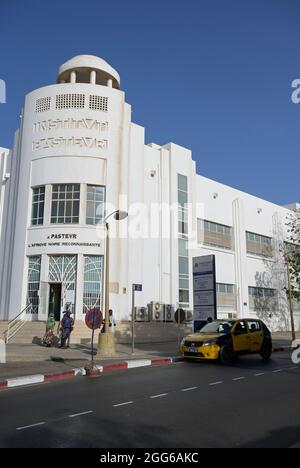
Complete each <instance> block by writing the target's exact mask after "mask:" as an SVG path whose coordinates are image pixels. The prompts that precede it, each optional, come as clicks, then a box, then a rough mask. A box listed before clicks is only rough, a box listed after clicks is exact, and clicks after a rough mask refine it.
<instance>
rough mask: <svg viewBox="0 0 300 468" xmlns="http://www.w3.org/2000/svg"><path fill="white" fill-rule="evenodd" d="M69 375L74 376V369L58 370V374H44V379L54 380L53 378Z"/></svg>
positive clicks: (67, 376) (65, 377) (63, 377)
mask: <svg viewBox="0 0 300 468" xmlns="http://www.w3.org/2000/svg"><path fill="white" fill-rule="evenodd" d="M70 377H75V371H74V370H71V371H67V372H60V373H59V374H46V375H45V381H47V380H54V379H67V378H70Z"/></svg>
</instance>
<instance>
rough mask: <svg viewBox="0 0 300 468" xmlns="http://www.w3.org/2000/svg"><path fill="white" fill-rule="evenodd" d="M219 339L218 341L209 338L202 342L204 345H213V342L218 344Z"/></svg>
mask: <svg viewBox="0 0 300 468" xmlns="http://www.w3.org/2000/svg"><path fill="white" fill-rule="evenodd" d="M217 341H218V340H217V339H214V340H208V341H205V342H204V343H202V346H211V345H212V344H216V343H217Z"/></svg>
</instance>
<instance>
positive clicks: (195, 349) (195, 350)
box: [187, 348, 197, 353]
mask: <svg viewBox="0 0 300 468" xmlns="http://www.w3.org/2000/svg"><path fill="white" fill-rule="evenodd" d="M187 350H188V353H197V348H188V349H187Z"/></svg>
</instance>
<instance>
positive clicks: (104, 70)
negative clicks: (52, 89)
mask: <svg viewBox="0 0 300 468" xmlns="http://www.w3.org/2000/svg"><path fill="white" fill-rule="evenodd" d="M72 70H74V71H76V72H79V73H82V72H83V71H84V70H86V71H87V70H90V71H91V70H95V71H96V73H97V75H99V76H101V77H102V78H103V77H106V78H107V79H108V78H111V79H112V80H113V87H114V88H119V87H120V75H119V74H118V72H117V71H116V70H115V69H114V68H112V67H111V66H110V65H109V64H108V63H107V62H106V61H105V60H103V59H102V58H100V57H96V56H95V55H76V56H75V57H73V58H71V59H70V60H68V61H67V62H65V63H63V64H62V65H61V66H60V67H59V70H58V75H57V81H58V82H59V81H62V80H65V79H66V77H67V76H69V74H70V72H71V71H72ZM97 82H98V80H97Z"/></svg>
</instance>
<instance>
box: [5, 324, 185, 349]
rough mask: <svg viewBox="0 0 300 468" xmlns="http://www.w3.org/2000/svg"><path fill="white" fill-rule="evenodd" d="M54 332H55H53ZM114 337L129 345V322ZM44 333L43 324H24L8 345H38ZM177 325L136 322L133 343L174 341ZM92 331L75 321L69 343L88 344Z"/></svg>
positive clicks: (116, 331) (117, 327) (118, 329)
mask: <svg viewBox="0 0 300 468" xmlns="http://www.w3.org/2000/svg"><path fill="white" fill-rule="evenodd" d="M7 324H8V322H0V338H1V333H2V336H3V333H4V331H5V330H6V329H7ZM191 327H192V325H191V324H182V325H181V331H180V335H181V336H183V335H186V334H188V333H190V332H191V330H192V329H191ZM55 332H56V330H55ZM114 332H115V337H116V341H117V342H118V343H124V344H127V343H131V322H125V321H120V322H117V326H116V327H115V331H114ZM44 333H45V322H26V323H25V324H24V325H23V327H22V328H21V330H19V332H18V333H17V334H16V335H15V336H14V337H13V338H11V340H10V341H9V342H10V343H22V344H26V343H27V344H30V343H36V344H39V343H40V339H41V337H42V336H43V334H44ZM178 333H179V330H178V325H177V324H176V323H164V322H136V323H135V342H136V343H137V344H138V343H155V342H156V343H159V342H168V341H176V340H177V339H178ZM98 335H99V330H95V337H94V340H95V343H96V342H97V340H98ZM91 337H92V331H91V330H90V329H89V328H87V326H86V325H85V323H84V322H82V321H76V322H75V326H74V330H73V332H72V335H71V343H73V344H88V343H90V342H91ZM1 339H3V338H1Z"/></svg>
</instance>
